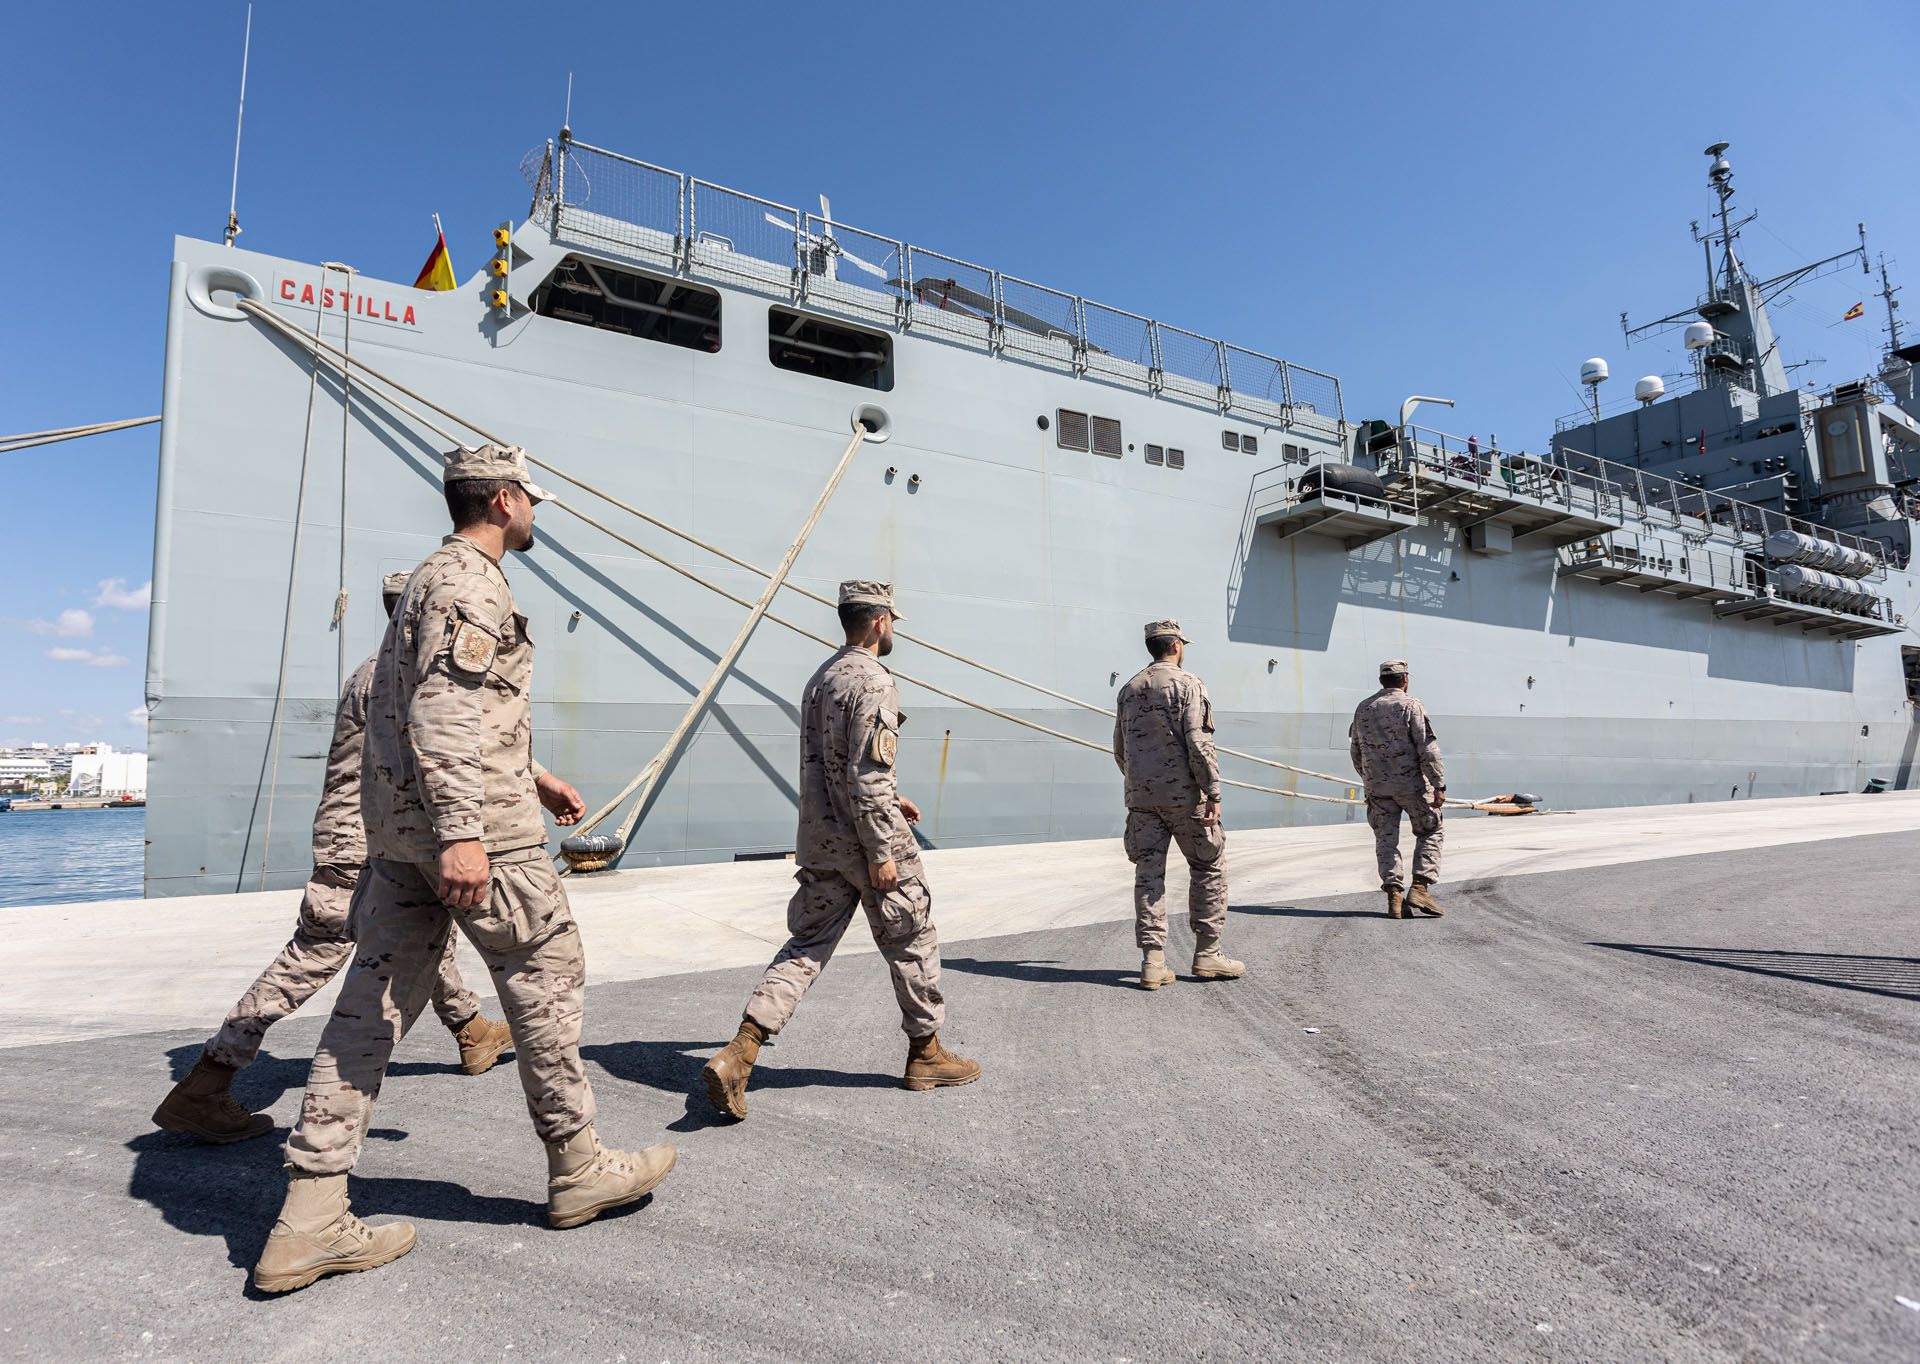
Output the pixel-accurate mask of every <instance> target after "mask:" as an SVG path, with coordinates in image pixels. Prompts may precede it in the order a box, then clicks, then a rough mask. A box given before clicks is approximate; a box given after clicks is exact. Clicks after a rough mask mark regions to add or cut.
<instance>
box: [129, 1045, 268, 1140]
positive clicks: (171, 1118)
mask: <svg viewBox="0 0 1920 1364" xmlns="http://www.w3.org/2000/svg"><path fill="white" fill-rule="evenodd" d="M232 1084H233V1067H232V1066H223V1065H221V1064H220V1063H219V1062H218V1061H215V1060H214V1059H213V1058H212V1057H210V1056H208V1055H207V1054H206V1053H205V1052H201V1053H200V1059H199V1060H198V1061H196V1062H194V1063H193V1069H192V1070H190V1071H188V1072H187V1076H186V1078H185V1079H184V1080H182V1081H181V1082H180V1083H179V1084H177V1085H175V1086H174V1087H173V1088H172V1090H171V1091H169V1092H168V1094H167V1097H166V1098H164V1099H162V1100H161V1101H160V1106H159V1107H158V1108H156V1109H154V1110H153V1124H154V1126H155V1127H160V1128H164V1129H165V1130H166V1131H169V1132H182V1133H185V1134H186V1135H187V1136H190V1137H198V1138H200V1139H201V1140H202V1141H215V1142H222V1143H224V1142H229V1141H245V1140H246V1139H247V1138H248V1137H264V1136H265V1135H266V1134H267V1133H269V1132H271V1131H273V1119H272V1118H270V1117H268V1116H267V1115H266V1114H265V1113H249V1112H248V1111H247V1110H246V1109H245V1108H244V1107H243V1106H242V1105H241V1103H240V1101H239V1100H238V1099H236V1098H234V1097H233V1094H232V1092H231V1090H230V1089H229V1086H231V1085H232Z"/></svg>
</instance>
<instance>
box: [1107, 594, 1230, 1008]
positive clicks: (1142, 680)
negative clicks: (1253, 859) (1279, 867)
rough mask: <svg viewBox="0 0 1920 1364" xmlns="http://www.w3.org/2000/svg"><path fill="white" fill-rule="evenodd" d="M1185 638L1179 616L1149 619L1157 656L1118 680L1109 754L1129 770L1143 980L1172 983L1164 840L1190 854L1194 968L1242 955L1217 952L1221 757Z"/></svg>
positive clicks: (1211, 970)
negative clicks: (1126, 679) (1188, 666)
mask: <svg viewBox="0 0 1920 1364" xmlns="http://www.w3.org/2000/svg"><path fill="white" fill-rule="evenodd" d="M1188 642H1189V641H1188V640H1187V637H1186V636H1185V635H1183V634H1181V633H1180V622H1179V621H1177V620H1155V621H1149V622H1147V653H1148V654H1149V655H1151V656H1152V658H1153V662H1151V663H1149V664H1148V665H1147V666H1146V667H1145V668H1143V669H1141V670H1140V671H1139V672H1138V673H1136V674H1134V676H1133V678H1132V679H1131V680H1130V681H1129V682H1128V683H1127V684H1126V685H1125V686H1124V687H1122V688H1120V697H1119V703H1118V704H1117V705H1116V707H1115V715H1114V721H1113V760H1114V762H1116V763H1118V764H1119V765H1120V771H1121V773H1122V774H1123V775H1124V776H1125V777H1126V801H1127V832H1126V840H1125V845H1126V850H1127V859H1128V860H1129V861H1131V862H1132V863H1133V932H1134V941H1135V942H1137V943H1138V944H1139V946H1140V952H1141V961H1140V986H1141V988H1142V989H1145V990H1158V989H1159V988H1160V987H1161V986H1162V985H1170V984H1172V983H1173V980H1174V974H1173V972H1172V970H1171V969H1169V968H1168V966H1167V904H1166V900H1167V844H1168V843H1169V842H1177V843H1178V844H1179V845H1180V852H1181V855H1182V856H1184V857H1185V858H1186V859H1187V880H1188V884H1187V921H1188V923H1189V925H1190V926H1191V927H1192V929H1193V974H1194V975H1195V976H1197V977H1198V978H1200V979H1201V980H1231V979H1233V978H1235V977H1236V976H1240V975H1242V974H1244V973H1245V971H1246V969H1247V968H1246V966H1245V964H1244V963H1241V962H1237V961H1235V960H1234V959H1233V958H1231V957H1229V956H1227V955H1226V953H1224V952H1222V951H1221V950H1220V935H1221V933H1222V931H1223V930H1225V928H1226V926H1227V834H1226V830H1225V829H1224V828H1223V827H1222V826H1221V823H1220V765H1219V763H1218V761H1217V760H1216V759H1215V756H1214V751H1213V702H1212V701H1211V700H1210V699H1209V698H1208V696H1207V685H1206V683H1204V682H1202V681H1201V680H1200V679H1199V678H1197V677H1195V676H1194V675H1193V674H1192V673H1190V672H1188V671H1187V670H1186V669H1185V668H1183V667H1181V666H1180V665H1181V663H1182V662H1183V661H1184V660H1185V658H1186V656H1187V644H1188Z"/></svg>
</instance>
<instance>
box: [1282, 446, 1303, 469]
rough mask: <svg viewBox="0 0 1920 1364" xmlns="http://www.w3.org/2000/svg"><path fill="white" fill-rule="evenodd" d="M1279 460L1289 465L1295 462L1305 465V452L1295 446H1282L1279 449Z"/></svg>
mask: <svg viewBox="0 0 1920 1364" xmlns="http://www.w3.org/2000/svg"><path fill="white" fill-rule="evenodd" d="M1280 458H1281V459H1283V460H1285V461H1286V462H1287V463H1289V464H1291V463H1293V462H1294V461H1295V460H1299V461H1300V462H1301V463H1302V464H1305V463H1306V462H1307V452H1306V451H1305V450H1302V449H1301V448H1300V447H1299V446H1297V445H1282V446H1281V447H1280Z"/></svg>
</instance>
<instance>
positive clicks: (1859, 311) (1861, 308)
mask: <svg viewBox="0 0 1920 1364" xmlns="http://www.w3.org/2000/svg"><path fill="white" fill-rule="evenodd" d="M1866 315H1867V305H1866V304H1864V303H1856V304H1854V305H1853V306H1852V307H1851V308H1849V309H1847V315H1846V316H1845V317H1843V318H1841V319H1840V320H1841V321H1842V322H1851V321H1853V319H1854V318H1856V317H1865V316H1866Z"/></svg>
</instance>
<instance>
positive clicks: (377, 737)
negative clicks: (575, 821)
mask: <svg viewBox="0 0 1920 1364" xmlns="http://www.w3.org/2000/svg"><path fill="white" fill-rule="evenodd" d="M532 685H533V641H532V640H531V639H530V638H528V636H527V618H526V617H525V616H523V615H520V614H519V613H518V612H517V611H515V610H514V609H513V589H512V588H510V587H509V586H508V585H507V577H506V574H504V573H502V572H501V571H500V565H499V564H497V563H495V562H494V561H493V560H492V559H491V558H489V557H488V556H487V554H486V552H485V551H483V550H482V549H481V548H480V547H479V546H478V545H476V544H474V543H473V541H471V540H468V539H464V538H463V537H461V536H458V535H449V536H448V537H447V538H446V539H445V540H443V541H441V543H440V548H439V549H437V550H435V551H434V552H433V553H432V554H429V555H428V556H427V557H426V559H425V560H424V561H423V562H422V563H421V565H420V567H418V568H416V569H415V570H414V571H413V576H412V577H410V578H408V579H407V586H406V590H405V591H404V592H403V593H402V594H401V597H400V604H399V605H398V606H396V607H395V608H394V611H393V618H392V619H391V620H389V621H388V622H387V633H386V637H385V638H384V639H382V640H381V641H380V653H379V655H378V657H377V658H376V660H375V662H374V670H373V687H372V690H371V692H370V693H369V695H368V698H367V755H366V763H365V766H364V768H363V769H362V781H361V788H360V809H361V813H362V814H363V815H364V817H365V819H366V823H367V845H368V849H369V851H370V852H371V854H372V855H373V856H374V857H378V858H382V859H385V860H387V861H393V862H432V861H434V860H435V859H436V858H438V857H439V855H440V848H441V846H442V845H443V844H447V843H452V842H456V841H459V840H462V839H469V838H477V839H479V840H480V841H481V843H482V844H484V845H485V846H486V850H487V852H488V853H489V854H492V853H499V852H507V851H510V850H512V849H515V848H529V847H533V846H534V845H536V844H542V843H545V842H546V840H547V829H546V824H545V822H544V821H543V820H542V818H541V814H540V798H539V796H538V795H537V794H536V793H535V791H534V785H533V784H534V779H535V778H536V777H537V776H539V775H540V773H541V771H542V769H541V768H540V766H539V765H538V764H537V763H535V762H534V761H533V705H532Z"/></svg>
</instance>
